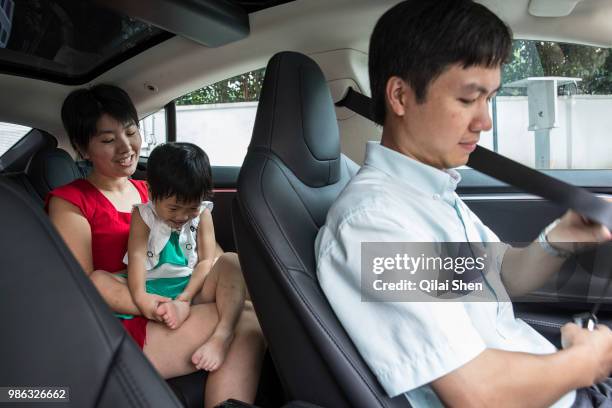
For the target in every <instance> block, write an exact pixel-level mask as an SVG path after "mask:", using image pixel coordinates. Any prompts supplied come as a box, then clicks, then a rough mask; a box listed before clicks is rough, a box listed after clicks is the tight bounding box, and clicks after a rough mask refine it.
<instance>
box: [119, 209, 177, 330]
mask: <svg viewBox="0 0 612 408" xmlns="http://www.w3.org/2000/svg"><path fill="white" fill-rule="evenodd" d="M148 239H149V227H148V226H147V224H145V222H144V221H143V220H142V217H141V216H140V211H138V209H136V208H135V209H134V210H133V211H132V220H131V222H130V236H129V238H128V267H127V269H128V279H127V281H128V288H129V289H130V293H131V294H132V298H133V299H134V303H136V306H138V308H139V309H140V311H141V312H142V314H143V315H144V316H145V317H147V318H148V319H151V320H159V316H158V315H157V313H155V312H156V310H157V306H158V305H159V303H160V302H167V301H169V300H170V299H168V298H165V297H163V296H157V295H154V294H149V293H147V291H146V288H145V281H146V268H145V261H146V254H147V241H148Z"/></svg>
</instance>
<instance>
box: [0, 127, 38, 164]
mask: <svg viewBox="0 0 612 408" xmlns="http://www.w3.org/2000/svg"><path fill="white" fill-rule="evenodd" d="M30 130H32V128H29V127H27V126H20V125H14V124H12V123H6V122H0V156H2V155H3V154H4V153H5V152H6V151H7V150H8V149H10V148H11V147H12V146H13V145H14V144H15V143H17V142H18V141H19V140H21V138H22V137H24V136H25V135H26V133H28V132H29V131H30Z"/></svg>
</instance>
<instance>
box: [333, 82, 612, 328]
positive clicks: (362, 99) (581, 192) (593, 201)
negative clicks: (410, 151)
mask: <svg viewBox="0 0 612 408" xmlns="http://www.w3.org/2000/svg"><path fill="white" fill-rule="evenodd" d="M336 106H340V107H346V108H348V109H350V110H352V111H354V112H355V113H357V114H359V115H361V116H363V117H365V118H367V119H370V120H371V121H373V122H374V117H373V113H372V107H371V106H372V100H371V99H370V98H369V97H367V96H365V95H362V94H360V93H359V92H356V91H355V90H353V88H350V87H349V89H348V92H347V93H346V95H345V96H344V98H342V99H341V100H340V101H338V102H336ZM467 165H468V166H469V167H471V168H473V169H474V170H478V171H479V172H481V173H484V174H486V175H487V176H491V177H493V178H495V179H497V180H500V181H503V182H504V183H507V184H509V185H511V186H514V187H518V188H520V189H521V190H523V191H525V192H527V193H529V194H533V195H537V196H539V197H542V198H545V199H547V200H549V201H551V202H553V203H555V204H557V205H559V206H561V207H563V208H564V209H570V208H571V209H572V210H574V211H576V212H577V213H578V214H580V215H582V216H583V217H585V218H587V219H589V220H592V221H595V222H597V223H599V224H602V225H605V226H606V227H608V229H610V230H612V204H610V203H609V202H607V201H605V200H602V199H601V198H599V197H597V196H596V195H595V194H592V193H591V192H590V191H588V190H585V189H583V188H580V187H576V186H573V185H571V184H568V183H565V182H563V181H561V180H558V179H556V178H554V177H551V176H549V175H547V174H544V173H541V172H539V171H537V170H534V169H532V168H530V167H527V166H525V165H523V164H521V163H518V162H516V161H514V160H511V159H508V158H507V157H504V156H502V155H500V154H497V153H495V152H493V151H491V150H489V149H486V148H484V147H482V146H476V150H474V151H473V152H472V153H471V154H470V158H469V160H468V162H467ZM608 287H609V282H608V285H607V286H606V290H605V292H607V288H608ZM605 292H604V293H603V294H602V297H601V299H600V301H599V302H597V303H596V304H595V306H594V307H593V310H592V311H591V312H590V313H586V314H584V313H583V314H581V315H577V316H575V317H574V320H575V321H576V323H578V324H579V325H581V326H582V327H586V328H589V329H592V328H593V326H594V325H595V324H596V323H597V318H596V317H595V314H596V313H597V311H598V310H599V307H600V306H601V300H602V299H603V297H604V296H605Z"/></svg>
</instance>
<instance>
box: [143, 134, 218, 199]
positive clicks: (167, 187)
mask: <svg viewBox="0 0 612 408" xmlns="http://www.w3.org/2000/svg"><path fill="white" fill-rule="evenodd" d="M147 182H148V183H149V191H150V192H151V199H153V200H163V199H164V198H168V197H172V196H176V200H177V201H180V202H184V203H189V202H194V201H202V200H205V199H207V198H211V197H212V170H211V168H210V163H209V161H208V156H207V155H206V153H205V152H204V150H202V149H200V148H199V147H198V146H196V145H194V144H192V143H183V142H174V143H165V144H162V145H160V146H157V147H156V148H155V149H153V151H152V152H151V155H150V156H149V159H148V160H147Z"/></svg>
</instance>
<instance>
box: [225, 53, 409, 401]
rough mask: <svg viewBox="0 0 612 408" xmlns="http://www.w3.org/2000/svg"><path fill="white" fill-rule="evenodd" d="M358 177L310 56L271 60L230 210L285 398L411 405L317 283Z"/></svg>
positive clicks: (285, 55)
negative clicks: (326, 241)
mask: <svg viewBox="0 0 612 408" xmlns="http://www.w3.org/2000/svg"><path fill="white" fill-rule="evenodd" d="M356 171H357V165H356V164H355V163H353V162H352V161H351V160H350V159H348V158H347V157H346V156H344V155H342V154H341V153H340V139H339V134H338V126H337V122H336V116H335V112H334V105H333V101H332V98H331V94H330V91H329V89H328V87H327V83H326V81H325V78H324V77H323V73H322V72H321V70H320V69H319V67H318V66H317V64H316V63H315V62H314V61H313V60H312V59H310V58H308V57H307V56H305V55H302V54H298V53H294V52H282V53H279V54H276V55H275V56H274V57H273V58H272V59H271V60H270V62H269V63H268V66H267V68H266V76H265V79H264V82H263V87H262V91H261V96H260V100H259V106H258V109H257V116H256V119H255V127H254V130H253V138H252V140H251V143H250V145H249V150H248V153H247V155H246V158H245V160H244V163H243V165H242V169H241V171H240V176H239V179H238V193H237V196H236V200H235V202H234V203H233V206H232V210H233V213H232V217H233V222H234V235H235V239H236V244H237V247H238V253H239V256H240V262H241V264H242V267H243V271H244V276H245V280H246V283H247V286H248V289H249V292H250V294H251V297H252V299H253V303H254V306H255V311H256V313H257V315H258V318H259V321H260V323H261V326H262V329H263V332H264V334H265V337H266V339H267V341H268V346H269V350H270V354H271V356H272V359H273V361H274V363H275V365H276V367H277V370H278V372H279V376H280V378H281V381H282V382H283V385H284V387H285V389H286V392H287V394H288V397H289V399H296V400H302V401H308V402H311V403H315V404H318V405H321V406H324V407H375V406H381V407H400V406H401V407H406V406H409V404H408V401H407V400H406V398H404V397H403V396H399V397H396V398H393V399H391V398H389V397H387V396H386V394H385V392H384V391H383V389H382V387H381V386H380V385H379V384H378V381H377V380H376V378H375V376H374V375H373V374H372V373H371V371H370V370H369V368H368V367H367V365H366V364H365V363H364V361H363V359H362V358H361V357H360V355H359V353H358V352H357V350H356V349H355V347H354V345H353V344H352V342H351V340H350V339H349V337H348V336H347V334H346V332H345V331H344V329H343V328H342V326H341V324H340V323H339V321H338V320H337V318H336V316H335V314H334V312H333V310H332V309H331V307H330V306H329V303H328V302H327V300H326V298H325V295H324V294H323V292H322V291H321V289H320V287H319V284H318V282H317V277H316V264H315V255H314V240H315V237H316V235H317V232H318V230H319V228H320V227H321V226H322V225H323V224H324V223H325V217H326V214H327V211H328V210H329V207H330V206H331V204H332V203H333V202H334V200H335V199H336V197H337V196H338V194H340V192H341V191H342V189H343V188H344V187H345V185H346V184H347V183H348V181H349V180H350V178H351V177H352V176H353V175H354V174H355V172H356Z"/></svg>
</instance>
